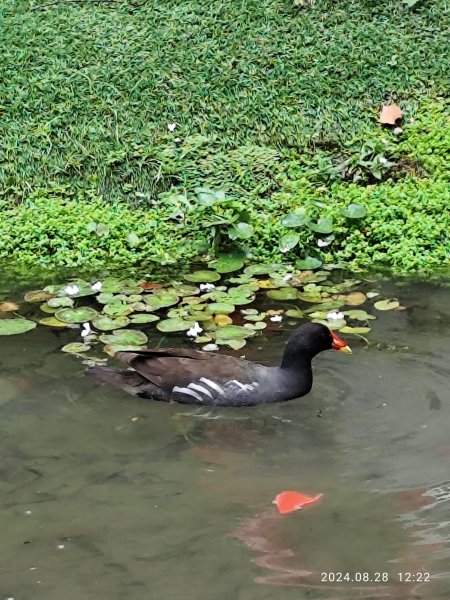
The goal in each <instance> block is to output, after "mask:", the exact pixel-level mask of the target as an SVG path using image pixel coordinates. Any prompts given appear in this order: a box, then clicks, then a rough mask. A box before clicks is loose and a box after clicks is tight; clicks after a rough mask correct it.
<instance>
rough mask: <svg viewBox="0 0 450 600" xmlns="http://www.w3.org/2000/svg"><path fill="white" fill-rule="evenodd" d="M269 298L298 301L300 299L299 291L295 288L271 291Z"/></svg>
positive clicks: (268, 294) (268, 293)
mask: <svg viewBox="0 0 450 600" xmlns="http://www.w3.org/2000/svg"><path fill="white" fill-rule="evenodd" d="M267 296H268V297H269V298H272V300H296V299H297V298H298V290H297V288H294V287H284V288H280V289H278V290H269V291H268V292H267Z"/></svg>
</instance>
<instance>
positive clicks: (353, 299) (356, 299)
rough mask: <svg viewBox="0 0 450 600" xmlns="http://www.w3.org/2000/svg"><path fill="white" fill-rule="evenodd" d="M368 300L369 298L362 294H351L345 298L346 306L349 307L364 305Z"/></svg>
mask: <svg viewBox="0 0 450 600" xmlns="http://www.w3.org/2000/svg"><path fill="white" fill-rule="evenodd" d="M366 300H367V297H366V295H365V294H363V293H362V292H351V293H350V294H348V295H347V296H346V298H345V304H347V306H359V305H360V304H364V302H365V301H366Z"/></svg>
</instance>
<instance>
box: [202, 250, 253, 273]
mask: <svg viewBox="0 0 450 600" xmlns="http://www.w3.org/2000/svg"><path fill="white" fill-rule="evenodd" d="M244 258H245V255H244V254H243V253H242V252H230V253H229V254H221V255H219V256H218V258H217V260H213V261H211V262H209V263H208V267H210V268H211V269H215V270H216V271H217V272H218V273H232V272H233V271H239V269H242V267H243V266H244Z"/></svg>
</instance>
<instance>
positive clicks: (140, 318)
mask: <svg viewBox="0 0 450 600" xmlns="http://www.w3.org/2000/svg"><path fill="white" fill-rule="evenodd" d="M154 321H159V317H158V316H157V315H152V314H146V313H144V314H140V315H132V316H131V322H132V323H136V324H140V323H153V322H154Z"/></svg>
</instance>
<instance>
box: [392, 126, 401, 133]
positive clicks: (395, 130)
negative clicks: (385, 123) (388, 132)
mask: <svg viewBox="0 0 450 600" xmlns="http://www.w3.org/2000/svg"><path fill="white" fill-rule="evenodd" d="M392 133H393V134H394V135H400V134H402V133H403V129H402V128H401V127H395V128H394V130H393V132H392Z"/></svg>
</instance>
